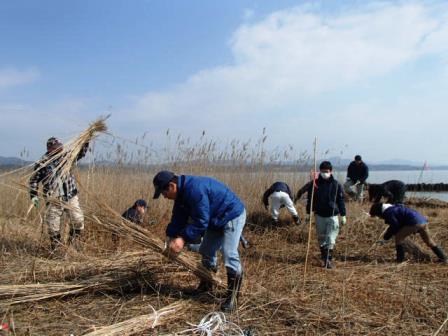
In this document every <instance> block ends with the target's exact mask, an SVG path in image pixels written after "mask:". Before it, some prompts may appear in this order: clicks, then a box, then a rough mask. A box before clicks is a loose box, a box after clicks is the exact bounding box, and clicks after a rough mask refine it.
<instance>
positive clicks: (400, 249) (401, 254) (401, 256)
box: [395, 245, 404, 263]
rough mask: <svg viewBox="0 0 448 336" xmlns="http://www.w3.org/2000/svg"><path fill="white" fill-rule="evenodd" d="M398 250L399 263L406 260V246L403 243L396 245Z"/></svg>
mask: <svg viewBox="0 0 448 336" xmlns="http://www.w3.org/2000/svg"><path fill="white" fill-rule="evenodd" d="M395 249H396V250H397V263H402V262H403V261H404V247H403V245H396V246H395Z"/></svg>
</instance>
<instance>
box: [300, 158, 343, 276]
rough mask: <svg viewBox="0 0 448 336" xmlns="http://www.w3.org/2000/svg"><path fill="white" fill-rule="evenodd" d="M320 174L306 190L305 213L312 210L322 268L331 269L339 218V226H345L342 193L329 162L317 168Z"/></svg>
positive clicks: (324, 162)
mask: <svg viewBox="0 0 448 336" xmlns="http://www.w3.org/2000/svg"><path fill="white" fill-rule="evenodd" d="M319 170H320V174H319V177H318V178H317V179H316V180H315V184H314V194H313V183H311V184H310V186H309V189H308V201H307V205H306V212H307V214H308V215H309V214H310V211H311V204H312V205H313V207H312V210H313V212H314V214H315V216H316V231H317V239H318V242H319V247H320V251H321V258H322V261H323V267H325V268H333V263H332V259H333V250H334V247H335V244H336V239H337V236H338V234H339V218H338V216H339V215H340V216H341V225H344V224H346V222H347V219H346V210H345V202H344V191H343V189H342V186H341V185H340V183H339V182H338V181H337V180H336V179H335V178H334V177H333V174H332V172H333V166H332V165H331V162H329V161H323V162H322V163H321V164H320V166H319Z"/></svg>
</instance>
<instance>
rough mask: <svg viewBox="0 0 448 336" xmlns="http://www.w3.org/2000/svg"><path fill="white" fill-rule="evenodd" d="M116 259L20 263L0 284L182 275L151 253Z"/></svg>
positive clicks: (115, 257) (160, 257) (122, 255)
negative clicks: (110, 275) (107, 276)
mask: <svg viewBox="0 0 448 336" xmlns="http://www.w3.org/2000/svg"><path fill="white" fill-rule="evenodd" d="M113 258H114V259H104V258H103V259H100V258H92V257H90V258H88V259H87V260H85V261H64V260H58V261H55V260H48V259H37V260H29V261H27V262H26V264H19V265H18V267H17V269H13V270H9V271H8V272H4V273H2V274H0V283H15V284H19V283H26V282H54V281H67V280H83V279H87V278H88V277H90V276H95V275H98V274H105V273H114V272H116V273H118V272H131V271H134V272H136V273H141V272H148V273H151V274H152V275H153V276H155V277H156V278H157V276H158V275H160V274H162V275H163V274H165V273H173V272H180V271H181V269H180V267H179V266H176V265H172V264H166V262H165V261H164V258H163V257H162V256H160V255H157V254H154V253H153V252H148V251H136V252H127V253H123V254H121V255H114V256H113Z"/></svg>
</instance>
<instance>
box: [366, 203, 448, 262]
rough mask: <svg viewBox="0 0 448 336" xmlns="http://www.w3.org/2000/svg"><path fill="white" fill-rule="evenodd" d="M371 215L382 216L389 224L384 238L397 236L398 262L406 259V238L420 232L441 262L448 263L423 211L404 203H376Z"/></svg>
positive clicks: (371, 209)
mask: <svg viewBox="0 0 448 336" xmlns="http://www.w3.org/2000/svg"><path fill="white" fill-rule="evenodd" d="M370 216H372V217H379V218H382V219H384V222H385V223H386V224H388V225H389V228H388V229H387V231H386V233H385V234H384V240H389V239H391V238H392V237H393V236H395V248H396V251H397V262H399V263H401V262H403V261H404V257H405V250H404V246H403V242H404V240H405V239H406V238H407V237H408V236H410V235H413V234H415V233H418V234H419V235H420V237H421V238H422V239H423V241H424V242H425V244H426V245H427V246H428V247H429V248H431V250H432V251H433V252H434V253H435V255H436V256H437V257H438V258H439V262H443V263H445V264H447V263H448V259H447V256H446V254H445V252H444V251H443V249H442V247H440V246H438V245H436V243H435V242H434V241H433V240H432V238H431V236H430V235H429V230H428V220H427V219H426V217H424V216H423V215H422V214H421V213H419V212H417V211H415V210H413V209H410V208H407V207H405V206H404V205H403V204H394V205H392V204H387V203H375V204H373V205H372V207H371V208H370Z"/></svg>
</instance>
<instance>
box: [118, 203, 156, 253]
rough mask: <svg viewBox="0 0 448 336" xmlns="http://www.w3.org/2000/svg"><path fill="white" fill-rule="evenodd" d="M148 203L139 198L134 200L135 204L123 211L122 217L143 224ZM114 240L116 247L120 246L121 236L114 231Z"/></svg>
mask: <svg viewBox="0 0 448 336" xmlns="http://www.w3.org/2000/svg"><path fill="white" fill-rule="evenodd" d="M147 208H148V205H147V203H146V201H145V200H142V199H138V200H136V201H135V202H134V205H133V206H131V207H130V208H129V209H127V210H126V211H125V212H123V213H122V215H121V217H122V218H124V219H126V220H128V221H131V222H132V223H135V224H138V225H142V224H143V216H144V215H145V212H146V209H147ZM112 242H113V243H114V244H115V248H118V244H119V242H120V238H119V237H118V235H117V234H116V233H112Z"/></svg>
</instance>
